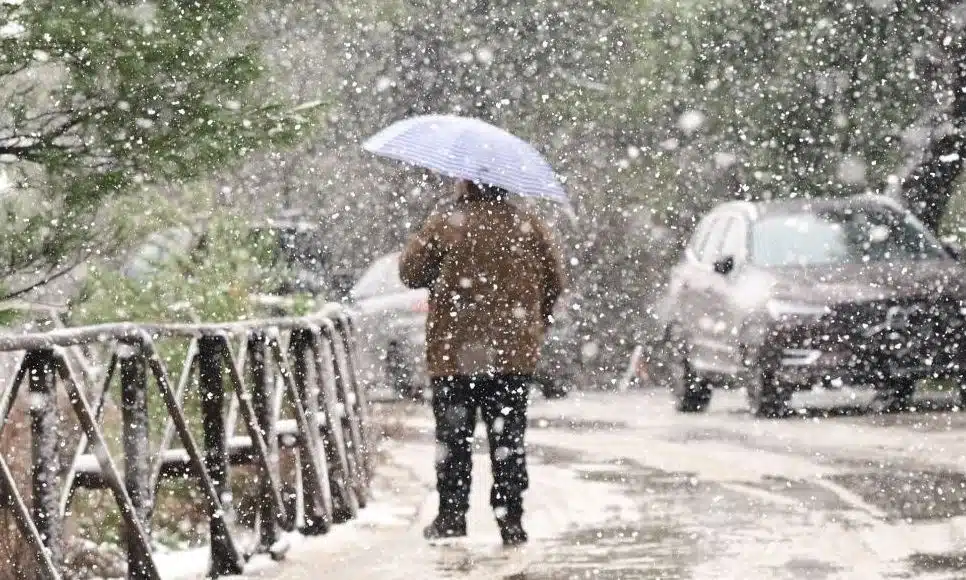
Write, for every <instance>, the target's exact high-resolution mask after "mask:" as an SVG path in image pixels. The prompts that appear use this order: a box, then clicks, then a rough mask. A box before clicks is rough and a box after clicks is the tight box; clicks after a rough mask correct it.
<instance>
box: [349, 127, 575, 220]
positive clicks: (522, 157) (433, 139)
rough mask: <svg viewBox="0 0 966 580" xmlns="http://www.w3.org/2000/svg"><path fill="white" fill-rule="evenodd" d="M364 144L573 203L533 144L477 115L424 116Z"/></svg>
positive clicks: (453, 172)
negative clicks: (473, 116) (475, 116)
mask: <svg viewBox="0 0 966 580" xmlns="http://www.w3.org/2000/svg"><path fill="white" fill-rule="evenodd" d="M362 146H363V148H364V149H365V150H366V151H369V152H372V153H375V154H376V155H380V156H383V157H388V158H391V159H396V160H398V161H403V162H406V163H410V164H413V165H417V166H419V167H424V168H426V169H431V170H433V171H436V172H438V173H441V174H443V175H446V176H448V177H455V178H458V179H468V180H470V181H476V182H479V183H486V184H489V185H494V186H497V187H502V188H503V189H506V190H507V191H510V192H513V193H516V194H519V195H523V196H526V197H533V198H541V199H550V200H553V201H556V202H559V203H562V204H564V205H565V206H567V207H569V205H570V203H569V201H568V200H567V194H566V193H564V190H563V187H561V185H560V182H559V181H558V180H557V176H556V174H555V173H554V171H553V168H552V167H550V164H549V163H548V162H547V160H546V159H544V158H543V156H542V155H540V153H539V152H538V151H537V150H536V149H534V148H533V146H532V145H530V144H529V143H527V142H526V141H524V140H523V139H520V138H519V137H517V136H515V135H512V134H510V133H508V132H506V131H504V130H503V129H500V128H499V127H495V126H493V125H491V124H489V123H486V122H484V121H481V120H479V119H473V118H469V117H459V116H456V115H422V116H419V117H412V118H410V119H405V120H403V121H398V122H396V123H393V124H392V125H390V126H389V127H387V128H385V129H383V130H382V131H380V132H379V133H377V134H375V135H374V136H372V137H370V138H369V139H368V140H367V141H366V142H365V143H363V145H362Z"/></svg>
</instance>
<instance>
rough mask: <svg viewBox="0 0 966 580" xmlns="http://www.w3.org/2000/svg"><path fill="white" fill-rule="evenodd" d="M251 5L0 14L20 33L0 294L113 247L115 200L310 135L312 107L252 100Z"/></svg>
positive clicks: (17, 7)
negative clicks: (110, 217)
mask: <svg viewBox="0 0 966 580" xmlns="http://www.w3.org/2000/svg"><path fill="white" fill-rule="evenodd" d="M247 6H248V3H246V2H241V1H234V0H219V1H213V2H200V3H191V2H189V3H186V2H180V1H175V0H161V1H159V2H153V3H131V2H125V3H121V4H117V3H104V2H92V1H77V2H60V1H55V0H37V1H31V2H23V3H19V2H18V3H12V2H7V3H2V4H0V22H2V23H6V27H5V30H8V31H13V32H12V33H10V34H7V35H5V36H3V37H2V38H0V55H2V57H0V81H2V83H0V86H2V87H3V89H2V91H0V92H2V93H3V97H4V100H5V104H4V107H3V109H2V111H0V155H2V157H3V159H4V160H5V163H6V164H7V167H8V168H9V169H10V171H11V172H13V174H14V175H13V179H12V180H13V181H15V182H16V184H17V185H18V186H20V187H21V191H20V192H17V193H16V194H15V195H7V196H4V197H2V198H0V246H2V247H4V248H5V249H9V250H8V252H6V253H5V256H4V259H3V260H2V261H0V282H6V281H8V280H10V279H12V278H13V277H14V276H16V275H20V274H24V273H27V274H30V275H32V276H34V277H39V278H41V279H43V277H44V276H47V275H49V274H50V273H51V272H53V271H55V270H57V269H58V268H63V267H69V266H71V265H72V263H73V262H78V261H81V260H83V259H84V258H85V257H87V256H88V255H90V254H91V253H94V252H96V251H98V250H99V249H101V248H102V247H111V248H115V247H117V244H116V243H115V241H114V240H115V238H116V236H115V235H114V234H115V232H114V230H113V229H112V228H111V227H110V226H112V225H115V226H116V225H117V224H106V225H105V224H104V223H102V221H103V215H102V208H103V207H104V204H105V203H106V202H107V201H109V200H111V199H112V198H115V197H117V196H119V195H121V194H125V193H130V192H134V191H139V190H140V188H141V187H142V186H144V185H148V184H155V183H157V184H167V183H183V182H184V181H186V180H191V179H195V178H198V177H207V176H209V175H210V173H211V172H212V171H213V170H215V169H218V168H221V167H223V166H224V165H225V164H227V163H229V162H230V161H231V160H233V159H236V158H238V157H241V156H244V155H246V154H248V153H250V152H252V151H254V150H257V149H263V148H266V147H270V146H275V145H279V144H286V143H290V142H292V141H293V140H294V139H296V138H297V137H298V136H299V134H300V132H301V130H302V129H303V127H304V126H305V125H306V124H308V123H310V122H312V119H311V118H309V117H307V116H306V115H309V114H310V113H311V112H312V108H302V109H301V110H297V111H296V110H293V109H292V108H291V107H290V106H289V105H285V104H283V103H280V102H266V101H265V100H263V99H260V98H258V96H259V91H258V81H259V76H260V73H261V70H262V69H261V65H260V64H259V59H258V50H259V47H258V46H254V45H248V44H246V43H244V42H240V41H239V40H238V39H239V38H240V35H239V32H240V31H241V27H240V25H241V24H242V23H243V22H244V17H245V16H246V14H247V12H246V10H247ZM28 184H29V185H28ZM8 285H11V284H9V283H8ZM11 290H12V291H15V290H16V288H11Z"/></svg>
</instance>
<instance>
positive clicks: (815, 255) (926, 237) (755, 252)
mask: <svg viewBox="0 0 966 580" xmlns="http://www.w3.org/2000/svg"><path fill="white" fill-rule="evenodd" d="M946 257H947V254H946V252H945V251H944V250H943V248H942V246H941V245H940V243H939V242H938V241H937V240H936V239H935V238H934V237H933V236H932V234H930V233H929V232H928V231H926V230H925V229H924V228H923V227H922V226H921V225H918V224H917V222H915V220H913V219H912V218H911V217H910V216H909V215H904V214H903V213H902V212H897V211H895V210H892V209H890V208H886V207H868V206H866V207H856V208H847V209H829V210H819V211H801V212H797V213H789V214H781V215H774V216H770V217H766V218H763V219H762V220H760V221H759V222H757V223H755V225H754V228H753V229H752V251H751V261H752V262H754V263H755V264H758V265H761V266H765V267H780V266H807V265H819V264H848V263H863V262H881V261H903V260H938V259H943V258H946Z"/></svg>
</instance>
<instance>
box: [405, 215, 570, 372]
mask: <svg viewBox="0 0 966 580" xmlns="http://www.w3.org/2000/svg"><path fill="white" fill-rule="evenodd" d="M399 274H400V277H401V278H402V280H403V282H404V283H405V284H406V285H407V286H409V287H410V288H429V291H430V299H429V318H428V320H427V322H426V343H427V344H426V359H427V364H428V367H429V373H430V375H432V376H433V377H445V376H454V375H475V374H484V373H497V374H518V373H519V374H530V373H533V372H534V370H535V368H536V365H537V360H538V359H539V356H540V349H541V347H542V345H543V340H544V334H545V332H546V329H547V327H548V325H549V324H550V321H551V320H552V313H553V307H554V304H555V303H556V301H557V298H558V297H559V296H560V293H561V292H562V291H563V288H564V273H563V264H562V263H561V260H560V253H559V251H558V248H557V247H556V244H555V242H554V241H553V238H552V236H551V235H550V233H549V231H548V228H547V226H546V225H545V224H544V223H543V222H542V221H541V220H540V219H539V218H538V217H537V216H535V215H531V214H530V213H528V212H526V211H524V210H522V209H520V208H518V207H516V206H514V205H512V204H510V203H507V202H505V201H493V200H489V201H486V200H462V201H460V202H458V203H457V205H456V207H455V208H454V209H452V210H450V211H448V212H445V213H438V214H434V215H432V216H430V218H429V219H428V220H427V221H426V223H425V224H424V226H423V228H422V231H420V232H419V233H418V234H417V235H416V236H415V237H414V238H413V239H412V240H410V242H409V244H408V245H407V246H406V249H405V250H404V251H403V254H402V257H401V258H400V263H399Z"/></svg>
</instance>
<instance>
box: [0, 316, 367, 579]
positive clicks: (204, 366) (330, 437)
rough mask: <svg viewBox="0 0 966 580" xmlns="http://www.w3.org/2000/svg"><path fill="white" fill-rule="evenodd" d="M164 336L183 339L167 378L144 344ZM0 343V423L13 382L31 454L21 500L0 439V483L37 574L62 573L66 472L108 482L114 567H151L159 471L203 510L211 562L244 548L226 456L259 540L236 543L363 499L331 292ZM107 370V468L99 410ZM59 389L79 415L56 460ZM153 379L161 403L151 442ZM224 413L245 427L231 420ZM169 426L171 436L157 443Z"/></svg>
mask: <svg viewBox="0 0 966 580" xmlns="http://www.w3.org/2000/svg"><path fill="white" fill-rule="evenodd" d="M163 339H180V341H181V342H184V341H187V349H186V351H184V352H183V355H184V359H183V360H184V362H183V365H182V368H181V372H180V375H179V379H178V381H177V383H173V382H172V380H171V376H172V375H171V374H170V372H169V369H168V368H167V367H166V365H165V363H164V361H163V359H162V357H161V356H160V355H159V351H158V346H157V345H158V341H160V340H163ZM92 346H96V347H100V348H101V349H102V352H101V354H102V356H103V360H102V361H98V360H95V359H94V356H93V354H92V352H91V347H92ZM0 351H7V352H13V351H16V352H22V353H23V355H22V358H21V359H20V364H19V366H18V368H17V371H16V374H15V376H14V377H13V380H12V382H11V383H9V384H6V385H0V434H2V430H3V428H4V426H5V425H6V424H7V422H8V419H9V415H10V411H11V408H12V407H13V405H14V404H15V402H16V401H17V400H18V397H20V396H22V395H23V393H22V391H23V390H24V389H23V388H22V387H23V386H24V385H26V390H27V393H28V397H29V400H28V402H29V423H30V435H31V442H30V453H31V466H32V469H31V473H30V474H29V476H30V505H29V506H28V504H27V502H25V500H24V496H23V494H21V493H20V491H19V490H18V489H17V485H16V482H15V480H14V476H13V474H12V473H11V470H10V468H9V467H8V463H7V461H5V460H4V457H3V453H2V450H0V495H6V496H7V504H8V506H9V508H10V509H12V510H13V513H14V517H15V520H16V522H17V526H18V528H19V531H20V533H21V534H22V536H23V537H24V538H25V539H26V540H27V542H28V543H29V545H30V547H31V551H32V553H33V554H34V555H35V557H36V561H37V564H38V566H37V570H38V571H39V574H40V575H41V576H43V577H46V578H49V579H50V580H54V579H59V578H60V575H61V574H60V572H61V566H62V563H63V558H64V545H65V544H64V540H65V538H64V534H65V526H64V520H65V514H67V513H68V511H69V509H70V505H71V501H72V498H73V495H74V493H75V491H76V490H77V489H78V488H83V487H87V488H107V489H108V490H109V491H110V492H111V494H112V495H113V498H114V501H115V503H116V504H117V507H118V509H119V511H120V515H121V519H122V522H123V526H124V534H123V538H124V539H125V542H126V544H127V545H126V548H127V576H128V578H132V579H138V580H140V579H151V580H158V579H159V578H160V575H159V571H158V567H157V564H156V562H155V559H154V558H153V556H152V549H151V537H150V536H151V525H150V524H151V519H152V515H153V514H154V511H155V497H156V495H157V491H158V486H159V485H160V482H161V480H162V479H164V478H166V477H190V478H193V479H194V480H195V481H196V482H197V485H198V490H199V492H200V494H201V496H202V497H203V499H204V504H205V511H206V515H207V517H208V520H209V527H210V530H209V536H210V562H209V565H210V569H209V575H211V576H219V575H227V574H237V573H240V572H242V571H243V568H244V565H245V562H246V561H247V558H248V556H250V555H251V554H245V553H243V551H242V549H241V548H240V544H239V541H238V538H237V533H236V532H235V531H234V530H233V529H232V526H231V525H229V519H230V518H229V517H228V516H229V514H230V513H232V512H231V510H232V509H233V506H232V505H231V504H232V501H233V500H232V496H231V493H230V488H229V483H230V468H231V466H234V465H246V464H247V465H253V466H255V467H256V468H257V470H258V474H259V476H258V480H257V485H258V488H259V489H258V502H257V505H258V507H257V512H258V514H257V519H256V522H257V524H256V526H257V528H258V529H257V538H258V540H257V543H256V545H255V546H254V548H252V549H251V550H250V552H251V553H257V552H268V553H270V554H272V555H273V557H276V558H280V557H282V553H283V552H282V550H283V548H280V546H279V544H280V542H279V539H280V538H281V533H280V531H281V530H286V531H291V530H295V529H298V530H300V531H302V532H303V533H312V534H319V533H325V532H326V531H328V529H329V527H330V526H331V525H333V524H334V523H339V522H341V521H345V520H347V519H350V518H352V517H353V516H355V515H356V513H357V512H358V510H359V508H360V507H363V506H364V505H365V502H366V499H367V497H368V489H369V487H368V485H369V478H370V476H371V473H372V455H371V447H370V441H371V428H370V424H369V415H368V401H367V398H366V393H365V391H364V389H363V387H362V385H361V384H360V381H359V380H358V373H357V371H358V358H357V354H358V352H357V345H356V339H355V333H354V330H353V327H352V321H351V319H350V317H349V316H348V315H347V313H346V312H344V311H343V310H341V309H340V308H339V307H338V306H335V305H333V306H328V307H326V308H325V309H323V311H321V312H320V313H318V314H316V315H313V316H307V317H300V318H278V319H267V320H253V321H246V322H239V323H228V324H132V323H122V324H107V325H98V326H90V327H82V328H63V329H58V330H53V331H50V332H44V333H27V334H0ZM115 384H116V385H117V386H118V387H119V391H120V405H119V407H120V410H121V421H120V423H121V425H120V426H117V428H118V429H119V432H120V439H121V451H120V452H119V454H120V455H121V460H122V465H121V467H120V468H119V467H118V465H119V464H118V462H117V461H116V460H115V458H114V457H113V456H112V454H111V451H110V449H109V446H108V442H107V441H106V440H105V435H104V430H103V428H102V425H101V423H102V416H103V412H104V408H105V401H106V400H108V398H109V397H110V392H111V390H112V388H113V387H114V386H115ZM192 386H195V387H196V388H197V389H198V392H197V395H198V399H199V404H198V405H197V408H198V412H199V414H200V417H199V419H200V423H201V438H202V442H201V445H199V444H198V442H197V441H196V433H193V432H192V430H191V429H189V424H188V418H187V416H186V410H185V406H184V403H185V397H186V395H187V393H188V391H189V389H190V387H192ZM61 389H62V391H63V392H64V393H66V398H67V400H68V401H69V403H70V405H69V406H70V409H71V410H72V413H73V415H74V416H76V419H77V422H78V425H79V427H80V429H79V431H80V434H79V440H78V441H76V443H74V447H73V452H72V453H71V454H69V456H70V457H71V459H70V463H69V465H66V466H63V465H61V459H60V458H61V457H64V456H66V455H65V454H63V453H62V451H61V450H62V449H63V445H64V442H65V437H66V435H67V433H64V432H62V430H61V429H60V428H59V424H60V421H59V420H58V415H59V413H60V410H59V409H58V405H57V395H58V392H60V390H61ZM152 389H155V390H156V392H157V393H158V394H159V395H160V398H161V400H162V401H163V408H164V416H165V426H164V430H163V435H161V437H160V443H159V445H158V446H157V448H156V449H155V450H154V451H152V450H151V445H150V437H149V434H150V427H151V426H150V425H149V419H150V417H151V414H150V413H149V406H148V399H149V392H150V391H151V390H152ZM226 407H227V408H226ZM284 414H288V415H290V416H291V418H290V419H284V418H283V415H284ZM236 423H240V424H241V425H242V426H243V429H244V435H239V436H236V435H235V434H234V430H235V425H236ZM175 440H177V441H178V442H179V443H180V448H174V449H173V448H172V444H173V442H174V441H175ZM283 449H290V450H291V452H292V453H293V454H294V456H295V457H296V461H295V462H294V476H293V477H294V478H295V479H296V482H295V485H294V487H295V490H296V491H295V493H294V494H288V496H292V497H288V496H286V497H283V487H282V485H281V481H280V479H281V478H282V477H283V473H282V472H281V470H280V467H279V457H280V453H281V452H282V450H283ZM287 500H292V501H287Z"/></svg>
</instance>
